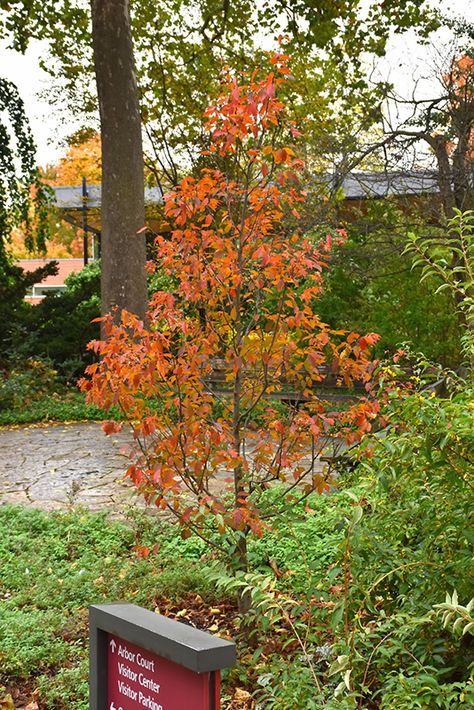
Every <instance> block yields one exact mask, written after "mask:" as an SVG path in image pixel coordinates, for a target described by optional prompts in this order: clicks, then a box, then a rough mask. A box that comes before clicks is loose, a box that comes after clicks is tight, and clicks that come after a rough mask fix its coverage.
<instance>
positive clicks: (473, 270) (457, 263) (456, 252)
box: [405, 210, 474, 377]
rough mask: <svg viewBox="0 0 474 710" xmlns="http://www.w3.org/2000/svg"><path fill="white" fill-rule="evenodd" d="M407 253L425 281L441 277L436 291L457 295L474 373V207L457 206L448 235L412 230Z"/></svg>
mask: <svg viewBox="0 0 474 710" xmlns="http://www.w3.org/2000/svg"><path fill="white" fill-rule="evenodd" d="M405 253H408V254H411V255H413V257H414V259H413V268H416V267H420V268H421V273H422V276H421V281H424V280H426V279H431V280H435V281H437V282H438V283H439V282H440V281H441V284H440V285H439V286H438V288H437V290H436V293H439V292H441V291H447V292H448V293H449V294H451V296H452V297H453V298H454V300H455V302H456V306H457V310H458V313H459V316H460V320H461V324H462V326H463V330H464V335H463V338H462V351H463V355H464V357H465V358H466V360H467V362H468V364H469V366H470V368H471V372H473V373H474V369H473V365H474V211H472V210H469V211H467V212H461V211H460V210H455V216H454V217H453V218H452V219H451V220H449V221H448V237H447V238H444V239H440V238H439V237H438V238H434V237H423V238H422V237H419V236H417V235H415V234H409V243H408V246H407V248H406V249H405ZM473 377H474V375H473Z"/></svg>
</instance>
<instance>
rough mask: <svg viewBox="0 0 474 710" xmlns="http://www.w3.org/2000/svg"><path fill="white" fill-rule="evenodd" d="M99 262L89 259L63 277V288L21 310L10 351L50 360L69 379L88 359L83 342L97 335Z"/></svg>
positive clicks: (89, 356) (77, 373)
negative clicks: (61, 290) (95, 320)
mask: <svg viewBox="0 0 474 710" xmlns="http://www.w3.org/2000/svg"><path fill="white" fill-rule="evenodd" d="M99 294H100V264H99V263H97V262H93V263H91V264H89V265H88V266H86V267H84V268H83V269H81V271H78V272H76V273H72V274H70V275H69V276H68V277H67V279H66V290H65V291H64V292H62V293H57V294H51V295H48V296H45V298H43V299H42V300H41V302H40V303H39V304H38V305H36V306H31V307H28V308H27V309H25V310H23V311H21V315H20V318H19V319H18V321H17V322H16V324H15V329H14V330H13V332H12V335H11V350H12V351H13V352H14V353H16V354H17V355H19V356H26V357H28V356H30V357H31V356H35V357H43V358H48V359H50V360H51V361H52V362H53V363H54V366H55V367H56V368H57V370H58V372H59V373H60V375H61V376H62V377H64V378H65V379H66V380H68V381H70V382H74V381H75V379H76V378H77V377H78V376H79V375H80V374H81V372H82V371H83V370H84V367H85V366H86V364H88V363H90V362H91V361H92V357H93V355H92V353H90V352H88V351H87V349H86V347H87V343H88V342H89V341H90V340H92V339H94V338H96V337H98V335H99V332H100V330H99V325H98V323H91V321H92V320H93V319H94V318H98V317H99V315H100V295H99Z"/></svg>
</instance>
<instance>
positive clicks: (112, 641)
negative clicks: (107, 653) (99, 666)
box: [110, 639, 117, 710]
mask: <svg viewBox="0 0 474 710" xmlns="http://www.w3.org/2000/svg"><path fill="white" fill-rule="evenodd" d="M110 648H111V649H112V653H115V649H116V648H117V644H116V643H115V641H114V640H113V639H110ZM110 710H115V708H113V707H112V705H111V706H110Z"/></svg>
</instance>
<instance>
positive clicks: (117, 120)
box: [91, 0, 146, 318]
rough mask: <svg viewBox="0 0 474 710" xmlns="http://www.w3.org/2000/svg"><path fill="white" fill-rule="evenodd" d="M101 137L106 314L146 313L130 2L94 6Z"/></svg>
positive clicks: (100, 0)
mask: <svg viewBox="0 0 474 710" xmlns="http://www.w3.org/2000/svg"><path fill="white" fill-rule="evenodd" d="M91 7H92V37H93V49H94V64H95V74H96V80H97V94H98V97H99V111H100V124H101V137H102V256H101V259H102V280H101V298H102V313H103V314H105V313H108V312H109V311H110V310H111V309H113V308H115V307H117V309H118V311H117V313H118V314H120V313H121V310H122V309H126V310H128V311H130V312H132V313H135V314H136V315H138V316H140V317H141V318H143V317H144V316H145V311H146V270H145V263H146V250H145V234H144V232H141V233H140V234H138V231H139V230H140V229H142V228H143V227H144V224H145V207H144V175H143V149H142V135H141V121H140V111H139V103H138V91H137V82H136V75H135V63H134V58H133V45H132V37H131V29H130V9H129V2H128V0H91Z"/></svg>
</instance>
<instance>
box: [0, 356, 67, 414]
mask: <svg viewBox="0 0 474 710" xmlns="http://www.w3.org/2000/svg"><path fill="white" fill-rule="evenodd" d="M58 384H59V383H58V380H57V372H56V370H54V369H53V368H52V367H51V363H50V362H47V361H45V360H41V359H36V360H35V359H33V358H29V359H27V360H25V361H22V362H19V363H14V364H13V365H12V366H11V367H10V368H9V370H8V371H7V372H5V373H1V374H0V412H1V411H2V410H5V409H20V408H22V407H24V406H25V405H26V406H28V405H30V404H31V403H32V402H35V401H37V400H39V399H41V398H43V397H44V396H45V395H47V394H51V393H53V392H54V391H55V390H56V389H57V388H58Z"/></svg>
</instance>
